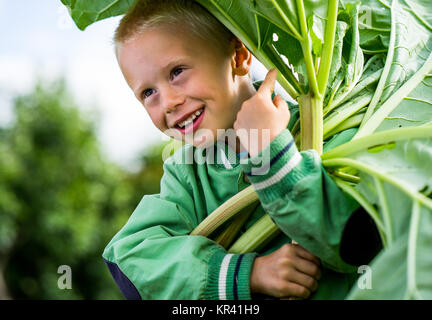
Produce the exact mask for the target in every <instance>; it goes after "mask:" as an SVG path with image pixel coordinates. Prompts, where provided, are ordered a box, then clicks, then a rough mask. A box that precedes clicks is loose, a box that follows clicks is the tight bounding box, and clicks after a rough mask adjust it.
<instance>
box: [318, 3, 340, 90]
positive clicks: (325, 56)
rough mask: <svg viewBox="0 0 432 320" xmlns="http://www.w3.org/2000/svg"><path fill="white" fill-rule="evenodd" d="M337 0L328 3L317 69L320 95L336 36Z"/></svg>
mask: <svg viewBox="0 0 432 320" xmlns="http://www.w3.org/2000/svg"><path fill="white" fill-rule="evenodd" d="M337 12H338V0H330V1H329V5H328V13H327V22H326V29H325V34H324V44H323V49H322V58H321V61H320V66H319V70H318V89H319V92H320V94H321V95H322V96H324V95H325V90H326V88H327V82H328V78H329V74H330V67H331V61H332V57H333V49H334V42H335V37H336V24H337Z"/></svg>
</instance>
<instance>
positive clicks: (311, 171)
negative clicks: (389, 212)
mask: <svg viewBox="0 0 432 320" xmlns="http://www.w3.org/2000/svg"><path fill="white" fill-rule="evenodd" d="M242 166H243V169H244V171H245V175H247V176H248V178H249V180H250V181H251V183H252V184H253V186H254V188H255V190H256V191H257V194H258V197H259V199H260V202H261V204H262V206H263V208H264V209H265V210H266V212H267V213H268V214H269V215H270V217H271V218H272V219H273V221H274V222H275V223H276V224H277V225H278V226H279V228H280V229H281V230H282V231H283V232H284V233H285V234H286V235H287V236H288V237H290V238H291V239H294V240H295V241H296V242H298V243H299V244H300V245H302V246H303V247H304V248H306V249H307V250H309V251H310V252H312V253H313V254H315V255H316V256H318V257H319V258H320V259H321V261H322V262H323V264H324V265H325V266H327V267H329V268H331V269H333V270H335V271H338V272H353V271H354V270H356V269H354V267H353V266H351V265H349V264H347V263H345V262H344V261H343V260H342V259H341V257H340V253H339V249H340V243H341V238H342V232H343V229H344V226H345V224H346V222H347V220H348V218H349V217H350V215H351V213H352V212H353V211H354V210H355V209H357V208H358V207H359V205H358V203H357V202H356V201H355V200H354V199H352V198H351V197H350V196H349V195H347V194H345V193H344V192H343V191H342V190H340V189H339V188H338V187H337V186H336V184H335V183H334V182H333V181H332V179H331V178H330V177H329V176H328V175H327V173H326V171H325V170H324V168H323V167H322V165H321V158H320V157H319V155H318V153H317V152H316V151H315V150H307V151H302V152H299V151H298V150H297V147H296V145H295V143H294V140H293V137H292V135H291V133H290V131H289V130H288V129H285V130H284V131H283V132H282V133H281V134H279V135H278V136H277V137H276V138H275V139H274V140H273V141H272V142H271V143H270V144H269V145H268V146H267V147H266V148H264V149H263V150H262V151H261V152H260V153H259V154H258V155H256V156H255V157H254V158H251V159H248V161H247V163H243V164H242Z"/></svg>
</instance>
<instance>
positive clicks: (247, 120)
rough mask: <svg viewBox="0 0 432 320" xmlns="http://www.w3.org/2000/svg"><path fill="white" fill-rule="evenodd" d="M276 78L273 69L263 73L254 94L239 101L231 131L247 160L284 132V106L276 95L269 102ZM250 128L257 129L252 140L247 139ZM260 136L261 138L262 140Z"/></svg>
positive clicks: (287, 115)
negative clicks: (237, 138)
mask: <svg viewBox="0 0 432 320" xmlns="http://www.w3.org/2000/svg"><path fill="white" fill-rule="evenodd" d="M276 76H277V71H276V69H272V70H270V71H269V72H268V73H267V75H266V77H265V79H264V82H263V83H262V84H261V86H260V87H259V89H258V91H257V92H256V93H255V94H254V95H253V96H252V98H250V99H248V100H246V101H244V102H243V104H242V107H241V108H240V111H239V112H238V113H237V119H236V121H235V122H234V130H235V131H236V133H237V136H238V137H239V139H240V143H241V144H242V146H243V147H244V148H246V149H247V150H248V151H249V154H250V156H251V157H254V156H256V155H257V154H258V153H259V152H260V151H261V150H262V149H264V148H265V147H266V146H267V145H268V144H269V143H270V142H271V141H272V140H273V139H274V138H276V137H277V136H278V135H279V134H280V133H281V132H282V131H283V130H284V129H286V127H287V126H288V123H289V120H290V112H289V109H288V105H287V104H286V102H285V101H284V100H283V99H282V97H281V96H279V95H276V96H275V97H274V99H273V100H272V98H271V96H272V93H273V90H274V85H275V81H276ZM240 129H242V130H240ZM250 129H258V137H253V140H252V141H249V140H250V139H248V138H250V137H251V136H250ZM266 135H268V136H266ZM263 137H264V138H265V139H262V138H263ZM268 138H269V139H268ZM255 140H258V141H255ZM248 141H249V142H248Z"/></svg>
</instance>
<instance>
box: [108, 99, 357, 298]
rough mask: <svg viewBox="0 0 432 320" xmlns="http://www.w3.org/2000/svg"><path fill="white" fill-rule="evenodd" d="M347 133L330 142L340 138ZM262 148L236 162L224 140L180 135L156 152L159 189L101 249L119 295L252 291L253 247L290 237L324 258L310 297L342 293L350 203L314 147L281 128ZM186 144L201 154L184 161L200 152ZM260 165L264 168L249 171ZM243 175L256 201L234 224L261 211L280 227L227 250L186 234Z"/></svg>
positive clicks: (349, 280) (352, 275)
mask: <svg viewBox="0 0 432 320" xmlns="http://www.w3.org/2000/svg"><path fill="white" fill-rule="evenodd" d="M290 109H291V113H292V116H291V121H290V124H289V126H288V128H291V127H292V125H293V123H294V121H295V119H296V118H298V108H297V107H296V106H292V105H290ZM353 133H354V132H352V133H349V134H345V135H344V136H342V139H341V137H339V139H336V140H334V141H335V142H332V143H333V144H340V143H342V142H344V141H346V140H348V139H350V137H351V136H352V134H353ZM328 148H329V146H328V145H326V149H328ZM266 151H270V159H267V160H265V161H264V162H265V163H263V162H260V163H258V164H256V163H255V164H254V161H255V160H257V159H258V158H259V157H260V155H261V153H260V155H258V156H256V157H255V158H252V159H248V161H247V163H240V161H239V158H238V157H237V155H236V154H235V151H234V150H233V149H231V148H230V147H229V146H228V145H227V144H225V145H224V146H223V148H220V149H218V148H217V144H215V145H214V146H213V147H212V148H209V149H197V148H195V147H193V146H192V145H185V146H183V147H182V148H181V149H179V150H177V152H175V154H174V155H172V156H171V157H170V158H168V159H167V160H166V161H165V163H164V165H163V168H164V175H163V177H162V179H161V186H160V187H161V188H160V193H159V194H153V195H145V196H144V197H143V198H142V200H141V202H140V203H139V205H138V207H137V208H136V209H135V211H134V212H133V214H132V215H131V217H130V218H129V220H128V221H127V223H126V225H125V226H124V227H123V228H122V229H121V230H120V231H119V232H118V233H117V234H116V235H115V236H114V238H113V239H112V240H111V241H110V242H109V243H108V245H107V247H106V248H105V250H104V252H103V258H104V260H105V262H106V264H107V266H108V268H109V270H110V272H111V274H112V276H113V277H114V279H115V281H116V283H117V284H118V286H119V287H120V290H121V291H122V293H123V295H124V296H125V297H126V298H128V299H140V298H141V299H186V300H187V299H251V298H255V297H258V296H252V297H251V293H250V287H249V278H250V272H251V267H252V264H253V261H254V259H255V257H256V256H257V255H264V254H268V253H270V252H272V251H274V250H276V249H278V248H280V247H281V246H282V245H283V244H285V243H289V242H291V239H295V240H296V241H297V242H298V243H299V244H300V245H302V246H303V247H304V248H306V249H307V250H309V251H310V252H312V253H313V254H315V255H316V256H318V257H319V258H320V259H321V261H322V262H323V270H322V271H323V273H322V278H321V280H320V281H319V284H318V290H317V291H316V292H315V293H314V294H313V295H312V296H311V298H312V299H343V298H344V297H345V296H346V295H347V293H348V291H349V289H350V287H351V286H352V285H353V284H354V282H355V280H356V278H357V276H358V274H357V268H356V267H353V266H352V265H348V264H346V263H345V262H344V261H343V260H342V259H341V257H340V253H339V249H340V245H341V237H342V232H343V229H344V226H345V224H346V222H347V220H348V218H349V217H350V215H351V213H352V212H353V211H355V209H357V208H358V207H359V205H358V204H357V202H356V201H354V200H353V199H352V198H351V197H350V196H348V195H346V194H344V193H343V192H342V191H341V190H340V189H339V188H338V187H337V186H336V185H335V183H334V182H333V181H332V180H331V178H330V177H329V176H328V175H327V173H326V171H325V170H324V168H323V167H322V165H321V160H320V157H319V155H318V154H317V153H316V152H315V151H314V150H308V151H302V152H299V151H298V150H297V147H296V145H295V143H294V141H293V137H292V135H291V133H290V131H289V130H288V129H286V130H284V131H283V132H282V133H281V134H280V135H279V136H278V137H276V138H275V139H274V140H273V141H272V142H271V143H270V145H268V146H267V147H266V149H265V150H263V152H262V153H263V154H265V152H266ZM195 152H197V154H201V155H203V157H206V159H207V161H191V159H193V157H195V159H199V157H197V156H196V154H195ZM201 159H202V158H201ZM210 160H212V161H210ZM191 162H193V163H191ZM197 162H198V163H197ZM265 167H267V168H268V172H267V173H265V174H255V175H254V174H252V173H253V172H254V171H253V170H257V168H261V169H258V171H259V170H261V171H262V168H265ZM255 173H256V171H255ZM258 173H259V172H258ZM244 175H247V176H248V178H249V180H250V182H251V183H252V184H253V185H254V186H255V189H256V191H257V194H258V196H259V200H260V203H261V205H260V206H258V207H257V209H256V210H255V212H254V213H253V214H252V215H251V216H250V218H249V220H248V221H247V223H246V228H244V229H243V230H242V232H244V231H245V230H246V229H247V228H248V227H250V226H251V225H252V224H253V223H254V222H255V221H257V220H258V219H259V218H260V217H261V216H262V215H263V214H264V213H265V212H267V213H268V214H269V215H270V216H271V218H272V219H273V221H274V222H275V223H276V224H277V225H278V226H279V227H280V229H281V230H282V231H283V232H282V233H280V235H279V236H277V237H276V238H274V239H273V240H272V241H271V242H269V243H268V244H267V245H266V246H265V247H264V248H262V249H261V250H259V251H258V252H252V253H246V254H228V253H227V251H226V250H225V249H224V248H223V247H222V246H220V245H219V244H217V243H216V242H214V241H212V240H210V239H208V238H206V237H203V236H190V235H189V233H190V232H191V231H192V230H193V229H194V228H195V227H196V226H197V225H198V224H199V223H200V222H201V221H203V220H204V219H205V218H206V217H207V216H208V215H209V214H210V213H211V212H213V210H215V209H216V208H217V207H219V206H220V205H222V204H223V203H224V202H225V201H226V200H228V199H229V198H230V197H232V196H233V195H235V194H236V193H238V192H239V191H241V190H242V189H244V188H246V187H248V186H249V184H248V183H246V182H245V181H244Z"/></svg>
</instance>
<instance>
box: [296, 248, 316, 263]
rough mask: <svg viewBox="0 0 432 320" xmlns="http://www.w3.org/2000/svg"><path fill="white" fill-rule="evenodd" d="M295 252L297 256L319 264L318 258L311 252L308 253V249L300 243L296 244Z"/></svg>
mask: <svg viewBox="0 0 432 320" xmlns="http://www.w3.org/2000/svg"><path fill="white" fill-rule="evenodd" d="M296 253H297V255H298V256H299V257H301V258H304V259H307V260H309V261H312V262H314V263H315V264H317V265H320V264H321V261H320V259H319V258H318V257H317V256H315V255H313V254H312V253H310V252H309V251H307V250H306V249H305V248H303V247H302V246H301V245H299V244H296Z"/></svg>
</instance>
